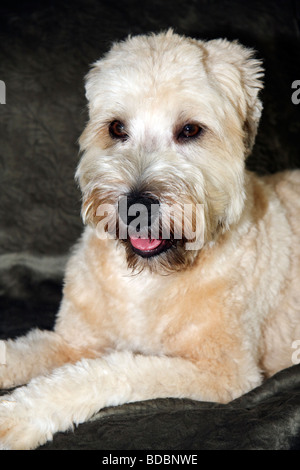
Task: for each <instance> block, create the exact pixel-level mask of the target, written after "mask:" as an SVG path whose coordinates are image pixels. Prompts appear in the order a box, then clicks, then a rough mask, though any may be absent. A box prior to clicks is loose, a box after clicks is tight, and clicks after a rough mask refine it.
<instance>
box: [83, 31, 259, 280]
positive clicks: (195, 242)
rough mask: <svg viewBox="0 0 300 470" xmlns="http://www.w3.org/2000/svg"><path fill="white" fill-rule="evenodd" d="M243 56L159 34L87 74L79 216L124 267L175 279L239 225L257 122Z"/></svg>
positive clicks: (247, 54) (249, 67) (253, 63)
mask: <svg viewBox="0 0 300 470" xmlns="http://www.w3.org/2000/svg"><path fill="white" fill-rule="evenodd" d="M251 57H252V52H251V51H249V50H248V49H245V48H244V47H242V46H240V45H238V44H236V43H229V42H227V41H224V40H215V41H208V42H202V41H196V40H192V39H188V38H183V37H180V36H178V35H176V34H173V32H172V31H168V32H167V33H164V34H159V35H152V36H138V37H133V38H129V39H128V40H126V41H124V42H121V43H118V44H116V45H114V46H113V48H112V49H111V51H110V52H109V53H108V54H107V55H106V56H105V57H104V58H103V59H102V60H100V61H99V62H97V63H96V64H94V66H93V68H92V70H91V71H90V73H89V74H88V77H87V83H86V91H87V98H88V101H89V116H90V120H89V123H88V125H87V127H86V129H85V131H84V133H83V134H82V136H81V140H80V145H81V150H82V151H83V156H82V159H81V161H80V164H79V166H78V170H77V174H76V176H77V178H78V180H79V183H80V187H81V190H82V192H83V210H82V213H83V217H84V220H85V221H86V222H87V223H90V224H93V225H94V226H95V227H96V226H97V225H98V228H99V227H100V228H101V227H102V229H103V230H104V231H106V232H109V233H110V234H111V235H114V236H115V237H116V238H118V239H119V240H120V242H121V243H122V244H124V245H125V248H126V255H127V262H128V266H129V267H131V268H133V269H143V268H145V267H147V268H149V269H151V270H153V271H156V272H160V273H162V272H169V271H174V270H179V269H183V268H185V267H187V266H189V265H190V264H191V263H192V262H193V261H194V259H195V257H196V255H197V253H198V251H199V249H201V248H202V245H203V244H206V243H208V242H213V241H214V240H215V238H216V236H217V235H218V234H219V233H220V232H222V231H224V230H227V229H229V227H230V226H231V225H232V224H235V223H236V222H237V221H238V220H239V218H240V215H241V212H242V210H243V205H244V198H245V194H244V161H245V157H246V156H247V154H248V153H249V152H250V150H251V148H252V145H253V142H254V138H255V134H256V129H257V124H258V121H259V117H260V112H261V103H260V101H259V100H258V98H257V94H258V91H259V89H260V88H261V82H260V80H259V79H260V77H261V76H262V69H261V65H260V62H259V61H257V60H255V59H253V58H251ZM143 208H144V209H145V210H143ZM145 214H146V216H145ZM104 221H105V223H104ZM137 222H138V223H137ZM154 228H155V230H154ZM151 230H152V232H151ZM100 231H101V230H100ZM99 233H100V232H99ZM153 233H154V234H153ZM199 242H200V243H199ZM187 247H189V249H188V248H187Z"/></svg>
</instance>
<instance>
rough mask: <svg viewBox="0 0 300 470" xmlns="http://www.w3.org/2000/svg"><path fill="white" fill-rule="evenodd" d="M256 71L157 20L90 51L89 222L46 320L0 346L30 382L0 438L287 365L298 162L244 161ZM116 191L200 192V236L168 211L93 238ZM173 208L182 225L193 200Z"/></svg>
mask: <svg viewBox="0 0 300 470" xmlns="http://www.w3.org/2000/svg"><path fill="white" fill-rule="evenodd" d="M260 77H261V67H260V63H259V61H257V60H254V59H253V58H252V57H251V52H250V51H248V50H247V49H245V48H243V47H242V46H240V45H238V44H236V43H228V42H227V41H220V40H217V41H210V42H201V41H194V40H191V39H186V38H181V37H179V36H177V35H175V34H173V33H172V32H171V31H170V32H168V33H166V34H161V35H156V36H142V37H137V38H132V39H128V40H127V41H126V42H124V43H121V44H117V45H115V46H114V47H113V49H112V51H111V52H110V53H109V54H108V55H107V56H106V57H105V58H104V59H103V60H102V61H100V62H99V63H96V64H95V66H94V68H93V69H92V71H91V72H90V74H89V77H88V81H87V96H88V99H89V102H90V122H89V124H88V126H87V128H86V131H85V132H84V134H83V136H82V138H81V148H82V150H83V152H84V154H83V157H82V160H81V162H80V165H79V167H78V170H77V178H78V180H79V183H80V186H81V189H82V192H83V216H84V219H85V221H86V222H87V223H88V226H87V227H86V229H85V232H84V234H83V236H82V238H81V240H80V242H79V243H78V245H77V246H76V248H75V250H74V253H73V255H72V257H71V259H70V261H69V263H68V266H67V271H66V277H65V286H64V297H63V300H62V304H61V308H60V311H59V313H58V317H57V322H56V325H55V330H54V331H53V332H41V331H33V332H31V333H29V334H28V335H27V336H26V337H25V338H20V339H18V340H16V341H7V342H6V343H5V345H6V353H7V364H6V365H3V366H0V386H1V387H2V388H6V387H11V386H14V385H20V384H25V383H27V382H29V384H28V385H27V386H26V387H21V388H19V389H17V390H15V391H14V392H13V393H12V394H11V395H7V396H4V397H2V399H1V400H0V447H1V446H2V447H3V448H34V447H36V446H38V445H39V444H41V443H44V442H45V441H46V440H47V439H51V437H52V435H53V433H55V432H57V431H64V430H66V429H69V428H70V427H72V424H73V423H79V422H83V421H85V420H87V419H88V418H89V417H91V416H92V415H93V414H94V413H95V412H97V411H98V410H99V409H101V408H102V407H105V406H109V405H118V404H122V403H126V402H132V401H136V400H144V399H149V398H156V397H168V396H172V397H188V398H193V399H198V400H206V401H219V402H228V401H230V400H231V399H233V398H235V397H238V396H239V395H241V394H243V393H245V392H247V391H249V390H250V389H251V388H253V387H255V386H257V385H259V384H260V383H261V381H262V378H263V376H264V375H265V376H270V375H272V374H273V373H275V372H276V371H278V370H280V369H282V368H284V367H287V366H289V365H291V364H292V361H291V357H292V352H293V350H292V343H293V341H294V340H297V339H300V295H299V280H300V262H299V258H300V248H299V237H300V223H299V215H300V189H299V188H300V187H299V183H300V172H298V171H294V172H285V173H282V174H280V175H275V176H268V177H264V178H262V177H261V178H259V177H257V176H255V175H253V174H251V173H249V172H247V171H245V168H244V161H245V158H246V156H247V155H248V154H249V152H250V151H251V148H252V145H253V142H254V138H255V134H256V128H257V124H258V121H259V117H260V111H261V104H260V102H259V100H258V98H257V94H258V91H259V89H260V88H261V83H260ZM124 196H127V197H130V198H131V199H130V200H131V201H132V198H133V199H134V201H135V202H136V201H137V200H138V201H141V200H142V201H143V202H145V201H147V203H149V200H150V201H151V203H153V204H156V205H157V206H156V207H159V208H160V210H161V211H162V207H163V204H162V203H166V204H168V205H172V204H174V203H176V204H178V206H176V208H177V209H178V212H179V213H180V212H182V213H183V211H184V204H185V203H186V204H190V205H191V206H192V207H193V208H194V207H195V206H196V205H197V204H198V205H201V207H202V208H203V219H201V220H203V227H202V229H203V230H202V232H201V233H202V235H203V243H202V245H201V247H200V248H199V249H192V250H187V249H186V246H187V242H188V237H187V236H186V233H185V232H184V233H185V238H184V237H183V238H182V239H180V240H176V239H175V237H174V228H176V223H177V222H176V220H175V221H174V220H173V219H172V220H173V225H172V230H171V232H172V233H171V235H170V237H169V239H168V240H167V241H165V240H162V237H161V236H160V237H157V239H155V240H154V245H153V239H151V238H150V236H149V234H148V232H147V234H146V235H144V236H143V237H141V238H142V240H143V242H141V241H137V240H136V238H135V237H133V236H128V238H127V239H125V240H123V241H122V240H120V239H119V238H120V236H119V233H120V225H117V230H116V239H115V240H114V239H111V237H110V238H108V237H107V238H106V239H103V236H100V235H99V232H98V230H97V227H99V223H101V221H102V220H103V217H102V218H101V216H99V212H98V207H99V206H100V205H101V204H103V203H108V204H109V207H108V212H109V211H111V212H110V213H109V219H108V220H109V221H111V219H112V217H113V215H114V214H116V213H117V212H118V207H119V206H118V204H119V199H120V197H124ZM126 214H127V213H126ZM128 214H129V212H128ZM102 215H103V214H102ZM151 220H152V219H151ZM181 220H182V219H181ZM184 220H185V222H184V224H183V225H184V228H186V226H189V229H188V231H187V233H188V234H190V233H191V227H194V225H195V212H193V213H192V215H190V217H188V218H187V220H186V219H184ZM196 220H197V219H196ZM128 221H129V219H126V223H125V225H126V226H128V227H129V225H130V224H129V222H128ZM180 223H182V222H180ZM108 227H109V223H108V224H107V225H106V226H105V228H104V232H107V231H109V228H108ZM142 228H143V227H142ZM177 228H178V227H177ZM101 233H102V232H101ZM145 233H146V232H145ZM193 233H194V232H193ZM172 234H173V236H172ZM139 240H140V239H139ZM153 246H154V248H153ZM54 369H55V370H54ZM53 370H54V372H52V371H53ZM35 377H36V378H35Z"/></svg>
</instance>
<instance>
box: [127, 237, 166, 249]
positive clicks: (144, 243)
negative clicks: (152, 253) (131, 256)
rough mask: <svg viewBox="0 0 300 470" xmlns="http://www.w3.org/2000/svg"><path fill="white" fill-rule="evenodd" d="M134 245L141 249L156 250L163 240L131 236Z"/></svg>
mask: <svg viewBox="0 0 300 470" xmlns="http://www.w3.org/2000/svg"><path fill="white" fill-rule="evenodd" d="M130 241H131V244H132V246H134V248H136V249H137V250H140V251H149V250H155V248H157V247H158V246H159V245H160V244H161V243H162V240H156V239H151V238H135V237H130Z"/></svg>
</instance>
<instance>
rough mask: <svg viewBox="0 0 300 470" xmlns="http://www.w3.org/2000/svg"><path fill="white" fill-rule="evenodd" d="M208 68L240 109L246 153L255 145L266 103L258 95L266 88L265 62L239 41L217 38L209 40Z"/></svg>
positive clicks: (206, 44)
mask: <svg viewBox="0 0 300 470" xmlns="http://www.w3.org/2000/svg"><path fill="white" fill-rule="evenodd" d="M205 47H206V50H207V52H208V61H207V63H208V67H209V69H210V71H211V73H212V74H213V76H214V77H215V78H216V79H217V81H218V83H219V85H220V87H221V90H222V92H223V93H225V94H226V96H227V98H228V99H229V100H230V101H231V102H232V104H233V105H234V106H235V108H236V109H237V110H238V113H239V114H240V116H241V118H242V120H243V122H244V131H245V147H246V155H248V154H249V153H250V152H251V150H252V147H253V144H254V140H255V136H256V132H257V126H258V123H259V119H260V115H261V111H262V103H261V101H260V99H259V98H258V93H259V91H260V89H262V88H263V83H262V77H263V76H264V73H263V72H264V70H263V67H262V62H261V61H260V60H258V59H256V58H254V51H253V50H252V49H248V48H246V47H244V46H242V45H240V44H239V43H238V42H237V41H233V42H229V41H227V40H226V39H215V40H212V41H208V42H206V43H205Z"/></svg>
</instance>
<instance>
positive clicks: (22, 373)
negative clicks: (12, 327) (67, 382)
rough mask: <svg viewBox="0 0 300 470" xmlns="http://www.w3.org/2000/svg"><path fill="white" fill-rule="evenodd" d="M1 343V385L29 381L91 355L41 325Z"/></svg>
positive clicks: (5, 386) (12, 384) (13, 384)
mask: <svg viewBox="0 0 300 470" xmlns="http://www.w3.org/2000/svg"><path fill="white" fill-rule="evenodd" d="M0 347H1V358H0V359H1V361H0V389H3V388H10V387H14V386H16V385H21V384H25V383H27V382H29V380H31V379H32V378H33V377H36V376H37V375H41V374H45V373H47V372H50V371H51V370H52V369H54V368H57V367H60V366H62V365H63V364H65V363H67V362H72V363H74V362H77V361H78V360H79V359H81V358H82V357H83V356H86V357H89V356H90V354H89V353H88V352H87V351H82V350H81V349H76V348H73V347H71V346H70V345H69V344H68V343H67V342H66V341H65V340H64V339H63V338H62V337H61V336H60V335H59V334H57V333H55V332H52V331H41V330H38V329H36V330H32V331H31V332H29V333H28V334H27V335H26V336H22V337H19V338H17V339H15V340H7V341H1V344H0Z"/></svg>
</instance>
